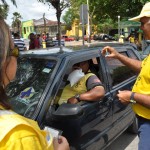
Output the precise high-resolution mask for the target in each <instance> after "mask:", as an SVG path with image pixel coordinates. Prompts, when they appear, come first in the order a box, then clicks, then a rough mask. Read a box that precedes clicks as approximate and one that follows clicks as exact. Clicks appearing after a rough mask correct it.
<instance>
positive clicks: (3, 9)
mask: <svg viewBox="0 0 150 150" xmlns="http://www.w3.org/2000/svg"><path fill="white" fill-rule="evenodd" d="M0 1H1V3H2V5H0V18H3V19H6V18H7V16H8V11H9V6H8V4H7V2H6V0H0ZM11 2H12V3H13V4H14V5H15V6H17V5H16V1H15V0H11Z"/></svg>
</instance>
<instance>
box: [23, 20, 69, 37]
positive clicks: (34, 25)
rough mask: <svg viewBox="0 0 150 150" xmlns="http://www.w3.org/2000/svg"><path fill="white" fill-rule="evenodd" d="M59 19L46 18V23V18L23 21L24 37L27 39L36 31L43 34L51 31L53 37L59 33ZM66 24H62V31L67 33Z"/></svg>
mask: <svg viewBox="0 0 150 150" xmlns="http://www.w3.org/2000/svg"><path fill="white" fill-rule="evenodd" d="M57 25H58V24H57V21H52V20H48V19H46V18H45V24H44V19H43V18H41V19H38V20H36V19H32V20H28V21H23V22H22V36H23V38H25V39H27V38H28V36H29V34H30V33H32V32H33V33H36V34H42V33H44V32H45V31H46V33H49V35H50V36H51V37H55V36H56V34H57V33H58V27H57ZM63 26H65V25H64V24H62V33H66V31H65V28H64V27H63Z"/></svg>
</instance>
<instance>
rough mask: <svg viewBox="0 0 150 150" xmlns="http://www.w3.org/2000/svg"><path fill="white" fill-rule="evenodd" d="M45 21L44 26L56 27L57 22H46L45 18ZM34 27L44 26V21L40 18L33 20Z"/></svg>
mask: <svg viewBox="0 0 150 150" xmlns="http://www.w3.org/2000/svg"><path fill="white" fill-rule="evenodd" d="M45 21H46V26H56V25H58V21H53V20H48V19H46V18H45ZM33 22H34V25H35V26H44V19H43V18H40V19H37V20H36V19H33Z"/></svg>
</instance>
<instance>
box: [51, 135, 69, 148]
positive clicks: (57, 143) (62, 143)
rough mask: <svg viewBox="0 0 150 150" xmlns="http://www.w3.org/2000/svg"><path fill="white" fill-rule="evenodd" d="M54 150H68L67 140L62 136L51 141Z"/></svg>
mask: <svg viewBox="0 0 150 150" xmlns="http://www.w3.org/2000/svg"><path fill="white" fill-rule="evenodd" d="M53 146H54V150H70V148H69V143H68V141H67V139H66V138H65V137H63V136H59V139H57V138H54V139H53Z"/></svg>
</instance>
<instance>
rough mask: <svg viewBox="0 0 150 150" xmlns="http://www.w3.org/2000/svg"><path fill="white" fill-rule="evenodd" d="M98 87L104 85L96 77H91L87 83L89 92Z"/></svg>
mask: <svg viewBox="0 0 150 150" xmlns="http://www.w3.org/2000/svg"><path fill="white" fill-rule="evenodd" d="M96 86H103V84H102V83H101V81H100V79H99V78H98V77H97V76H96V75H93V76H90V77H89V78H88V79H87V82H86V87H87V90H88V91H89V90H91V89H93V88H94V87H96Z"/></svg>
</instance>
